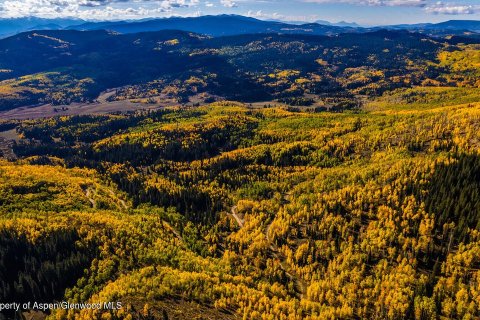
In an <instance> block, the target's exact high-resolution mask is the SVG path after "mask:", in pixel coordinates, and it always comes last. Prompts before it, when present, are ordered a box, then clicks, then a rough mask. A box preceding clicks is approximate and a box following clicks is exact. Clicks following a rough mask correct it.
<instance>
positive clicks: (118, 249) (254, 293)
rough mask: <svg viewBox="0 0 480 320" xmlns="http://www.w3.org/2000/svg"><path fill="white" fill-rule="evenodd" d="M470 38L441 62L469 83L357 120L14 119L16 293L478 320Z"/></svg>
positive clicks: (380, 102) (159, 309)
mask: <svg viewBox="0 0 480 320" xmlns="http://www.w3.org/2000/svg"><path fill="white" fill-rule="evenodd" d="M242 41H243V40H242ZM259 45H260V44H259ZM427 45H428V46H430V44H427ZM469 50H474V49H473V48H470V49H468V51H453V52H451V53H448V54H447V53H445V54H442V55H441V56H440V62H439V65H441V68H442V69H441V70H440V69H439V70H440V71H441V72H443V74H444V75H451V77H452V79H453V77H462V79H464V82H463V84H462V86H458V87H446V86H444V87H436V88H433V87H428V86H423V87H418V86H417V87H414V88H410V89H405V88H399V89H395V90H393V91H387V92H385V93H383V94H382V95H380V96H378V97H370V98H369V99H366V100H365V101H364V102H363V105H362V107H358V106H357V107H355V108H353V109H352V110H344V111H343V112H327V111H325V110H318V109H312V108H304V107H294V106H288V107H286V106H280V105H275V104H273V103H272V105H270V106H265V107H258V106H255V107H252V106H250V105H249V104H244V103H239V102H216V103H212V104H208V105H205V106H200V107H172V108H163V109H161V110H158V111H139V112H133V113H123V114H115V115H113V114H112V115H89V116H72V117H66V116H65V117H56V118H47V119H38V120H24V121H9V122H6V121H4V122H2V123H1V124H0V128H2V129H1V130H0V131H2V130H5V132H7V131H6V130H9V131H8V132H10V133H11V129H12V128H14V129H15V134H16V135H18V137H17V139H16V140H17V142H15V143H14V144H13V152H15V154H16V156H17V157H18V158H19V159H18V160H16V161H14V162H7V161H2V162H0V181H1V183H0V243H1V246H0V248H1V249H0V256H1V257H2V258H1V259H0V261H1V264H0V274H1V275H2V277H1V278H0V279H1V285H0V288H1V290H0V297H1V299H2V300H4V299H6V298H11V297H15V299H17V300H18V301H26V300H32V299H37V300H44V302H52V301H58V300H63V299H66V300H68V301H70V302H85V301H89V302H104V301H121V302H123V308H121V309H119V310H83V311H79V310H70V311H68V312H67V311H64V310H56V311H54V312H53V313H52V314H50V315H49V319H74V318H75V319H190V318H195V317H197V318H205V319H237V318H238V319H240V318H244V319H475V318H478V317H479V316H480V300H479V299H480V285H479V278H480V271H479V268H480V233H479V232H480V224H479V222H478V221H479V219H480V216H479V214H480V211H479V208H480V198H479V192H478V190H479V188H480V155H479V152H478V151H479V146H480V137H479V135H478V131H479V129H480V104H479V103H478V96H479V93H478V88H476V87H475V83H473V82H472V81H471V79H474V77H475V76H474V75H473V74H472V72H473V71H472V70H471V68H470V67H469V66H468V65H469V63H472V64H474V63H475V62H474V61H472V59H471V57H472V56H474V54H473V53H472V52H471V51H469ZM464 55H466V56H468V57H470V58H460V59H459V58H458V57H463V56H464ZM350 57H351V56H350ZM248 59H249V58H248V53H243V58H242V60H243V61H248ZM247 64H248V63H247ZM352 64H353V62H352ZM439 68H440V67H439ZM440 71H439V72H440ZM454 74H457V75H455V76H454ZM455 79H456V80H458V78H455ZM2 132H3V131H2ZM6 316H9V315H8V314H6ZM10 316H11V315H10Z"/></svg>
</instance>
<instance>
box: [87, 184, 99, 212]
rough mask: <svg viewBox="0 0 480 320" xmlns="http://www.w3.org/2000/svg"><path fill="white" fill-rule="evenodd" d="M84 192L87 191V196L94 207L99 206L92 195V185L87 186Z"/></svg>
mask: <svg viewBox="0 0 480 320" xmlns="http://www.w3.org/2000/svg"><path fill="white" fill-rule="evenodd" d="M84 192H85V196H86V197H87V199H88V201H90V203H91V204H92V208H96V207H97V202H96V201H95V199H93V197H92V187H87V188H86V189H85V190H84Z"/></svg>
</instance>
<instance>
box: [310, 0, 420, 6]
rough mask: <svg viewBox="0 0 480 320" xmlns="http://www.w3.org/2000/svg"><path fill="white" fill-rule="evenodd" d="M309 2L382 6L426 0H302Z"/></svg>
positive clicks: (411, 4) (408, 4) (416, 3)
mask: <svg viewBox="0 0 480 320" xmlns="http://www.w3.org/2000/svg"><path fill="white" fill-rule="evenodd" d="M303 2H309V3H346V4H356V5H364V6H383V7H387V6H388V7H425V6H426V5H427V4H428V1H427V0H303Z"/></svg>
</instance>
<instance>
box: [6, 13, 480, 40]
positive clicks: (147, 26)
mask: <svg viewBox="0 0 480 320" xmlns="http://www.w3.org/2000/svg"><path fill="white" fill-rule="evenodd" d="M378 29H393V30H410V31H417V32H421V33H425V34H428V35H440V36H444V35H468V34H469V33H480V21H475V20H451V21H446V22H442V23H437V24H431V23H422V24H412V25H407V24H405V25H392V26H379V27H371V28H363V27H361V26H359V25H357V24H355V23H348V22H339V23H330V22H328V21H323V20H320V21H317V22H315V23H306V24H300V23H299V22H291V23H286V22H281V21H264V20H259V19H255V18H251V17H244V16H238V15H218V16H201V17H189V18H180V17H171V18H160V19H144V20H130V21H83V20H80V19H42V18H35V17H28V18H16V19H0V37H1V38H5V37H8V36H11V35H14V34H18V33H21V32H26V31H32V30H80V31H93V30H109V31H114V32H118V33H123V34H130V33H139V32H152V31H161V30H180V31H189V32H195V33H199V34H205V35H209V36H213V37H218V36H232V35H241V34H259V33H281V34H312V35H334V34H340V33H349V32H355V33H358V32H370V31H374V30H378Z"/></svg>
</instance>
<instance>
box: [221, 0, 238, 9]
mask: <svg viewBox="0 0 480 320" xmlns="http://www.w3.org/2000/svg"><path fill="white" fill-rule="evenodd" d="M220 3H221V5H222V6H224V7H227V8H234V7H236V6H237V3H236V2H235V1H233V0H220Z"/></svg>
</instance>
